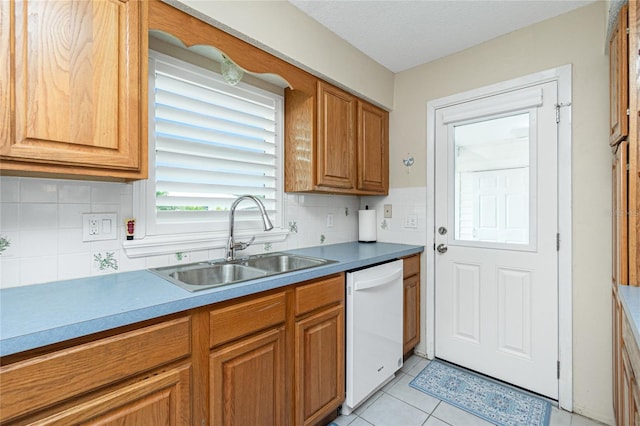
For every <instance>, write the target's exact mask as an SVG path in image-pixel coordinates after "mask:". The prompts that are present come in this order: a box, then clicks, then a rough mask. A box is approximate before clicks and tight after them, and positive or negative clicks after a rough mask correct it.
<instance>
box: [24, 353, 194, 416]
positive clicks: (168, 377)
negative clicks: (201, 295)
mask: <svg viewBox="0 0 640 426" xmlns="http://www.w3.org/2000/svg"><path fill="white" fill-rule="evenodd" d="M190 376H191V370H190V367H189V366H188V365H185V366H182V367H178V368H175V369H172V370H169V371H165V372H161V373H158V374H155V375H152V376H150V377H147V378H145V379H144V380H141V381H139V382H135V383H133V384H130V385H128V386H124V387H122V388H119V389H116V390H114V391H112V392H109V393H106V394H103V395H101V396H98V397H96V398H93V399H89V400H87V401H84V402H82V403H80V404H77V405H75V406H73V407H71V408H69V409H66V410H64V411H61V412H59V413H55V414H52V415H48V416H46V417H45V418H43V419H39V420H38V421H37V422H36V423H37V424H39V425H60V426H64V425H69V424H82V425H101V426H109V425H113V426H118V425H136V426H162V425H166V426H174V425H175V426H178V425H188V424H191V409H190V406H191V402H190V397H189V392H190Z"/></svg>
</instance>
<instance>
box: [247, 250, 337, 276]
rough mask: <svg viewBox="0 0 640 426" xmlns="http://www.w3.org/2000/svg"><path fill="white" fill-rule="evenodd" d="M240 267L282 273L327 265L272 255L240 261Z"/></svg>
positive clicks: (312, 260) (281, 254)
mask: <svg viewBox="0 0 640 426" xmlns="http://www.w3.org/2000/svg"><path fill="white" fill-rule="evenodd" d="M239 262H240V264H241V265H246V266H251V267H253V268H258V269H262V270H265V271H269V273H271V274H273V273H277V274H278V273H283V272H289V271H297V270H299V269H306V268H312V267H314V266H320V265H324V264H326V263H327V260H325V259H317V258H313V257H304V256H295V255H290V254H285V253H274V254H268V255H257V256H253V257H250V258H248V259H244V260H240V261H239Z"/></svg>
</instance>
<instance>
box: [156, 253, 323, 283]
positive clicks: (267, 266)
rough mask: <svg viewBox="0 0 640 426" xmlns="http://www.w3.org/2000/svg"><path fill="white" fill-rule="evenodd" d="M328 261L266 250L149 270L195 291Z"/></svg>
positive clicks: (319, 264)
mask: <svg viewBox="0 0 640 426" xmlns="http://www.w3.org/2000/svg"><path fill="white" fill-rule="evenodd" d="M329 263H335V261H334V260H327V259H320V258H316V257H308V256H298V255H293V254H287V253H268V254H258V255H254V256H249V257H246V258H242V259H237V260H234V261H231V262H226V261H224V260H220V261H213V262H199V263H191V264H188V265H180V266H166V267H162V268H154V269H151V272H153V273H155V274H157V275H159V276H161V277H163V278H165V279H166V280H168V281H170V282H171V283H173V284H175V285H178V286H180V287H182V288H184V289H186V290H189V291H198V290H204V289H207V288H212V287H220V286H224V285H229V284H235V283H239V282H243V281H248V280H252V279H256V278H261V277H267V276H271V275H277V274H283V273H286V272H292V271H298V270H301V269H307V268H313V267H315V266H321V265H326V264H329Z"/></svg>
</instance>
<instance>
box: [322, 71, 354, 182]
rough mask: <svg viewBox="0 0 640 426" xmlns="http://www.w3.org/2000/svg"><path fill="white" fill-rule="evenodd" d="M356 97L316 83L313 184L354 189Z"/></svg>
mask: <svg viewBox="0 0 640 426" xmlns="http://www.w3.org/2000/svg"><path fill="white" fill-rule="evenodd" d="M355 120H356V98H354V97H353V96H351V95H349V94H348V93H346V92H343V91H342V90H339V89H337V88H335V87H332V86H329V85H327V84H324V83H322V82H319V83H318V144H317V147H316V154H317V157H318V164H317V185H318V186H325V187H331V188H339V189H353V188H355V179H356V175H355V170H356V153H355V135H356V133H355V125H354V123H355Z"/></svg>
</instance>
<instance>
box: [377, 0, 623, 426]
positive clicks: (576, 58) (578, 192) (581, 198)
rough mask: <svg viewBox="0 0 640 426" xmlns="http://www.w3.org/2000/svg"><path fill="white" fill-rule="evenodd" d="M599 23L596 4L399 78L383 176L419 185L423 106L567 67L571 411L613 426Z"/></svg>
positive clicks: (600, 10)
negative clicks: (405, 162) (409, 157)
mask: <svg viewBox="0 0 640 426" xmlns="http://www.w3.org/2000/svg"><path fill="white" fill-rule="evenodd" d="M605 13H606V3H605V2H596V3H595V4H592V5H590V6H587V7H584V8H581V9H578V10H577V11H574V12H571V13H568V14H566V15H563V16H560V17H557V18H554V19H551V20H548V21H545V22H542V23H540V24H537V25H534V26H531V27H528V28H525V29H523V30H520V31H516V32H513V33H511V34H508V35H506V36H503V37H500V38H498V39H494V40H492V41H489V42H487V43H483V44H482V45H480V46H477V47H474V48H472V49H469V50H466V51H463V52H461V53H458V54H455V55H452V56H450V57H447V58H444V59H441V60H438V61H434V62H431V63H429V64H425V65H422V66H418V67H416V68H413V69H411V70H408V71H405V72H401V73H399V74H397V75H396V84H395V94H394V98H395V99H394V110H393V112H392V113H391V118H390V125H391V130H390V132H391V134H390V141H391V146H392V147H393V148H392V149H391V150H390V151H391V158H390V176H391V186H392V187H422V186H424V185H425V179H426V178H425V169H424V164H425V146H426V142H425V141H426V104H427V102H428V101H430V100H434V99H438V98H441V97H445V96H448V95H452V94H455V93H460V92H464V91H466V90H470V89H474V88H478V87H482V86H485V85H489V84H493V83H497V82H500V81H503V80H508V79H512V78H515V77H519V76H523V75H527V74H531V73H533V72H536V71H540V70H544V69H549V68H553V67H556V66H560V65H565V64H569V63H570V64H573V76H572V77H573V126H572V129H573V176H572V177H573V261H574V266H573V279H574V282H573V324H574V325H573V350H574V357H573V362H574V365H573V372H574V382H573V385H574V387H573V389H574V409H575V411H576V412H579V413H583V414H585V415H587V416H589V417H593V418H596V419H599V420H601V421H605V422H613V417H612V416H613V413H612V408H611V406H612V401H611V346H610V344H611V331H610V330H611V321H610V297H611V296H610V289H609V282H610V279H611V278H610V277H611V273H610V265H611V255H610V248H611V230H610V217H609V210H610V203H611V189H610V184H611V176H610V173H611V170H610V157H611V153H610V150H609V148H608V144H607V141H608V107H609V100H608V78H609V75H608V58H607V57H606V56H605V55H604V42H603V40H604V33H605V17H604V15H605ZM407 152H410V153H411V154H413V155H414V157H415V158H416V165H414V166H413V168H412V170H411V173H409V174H407V173H406V172H405V171H404V170H403V169H404V167H403V166H402V164H401V158H402V156H405V155H406V154H407ZM561 167H562V165H561ZM426 184H427V185H428V184H429V182H426Z"/></svg>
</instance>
